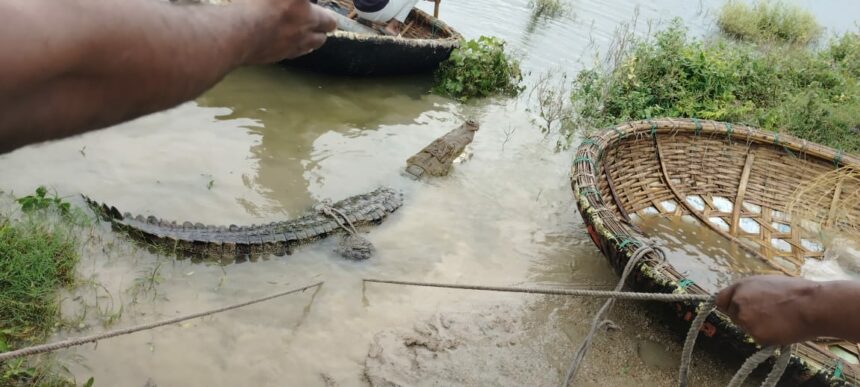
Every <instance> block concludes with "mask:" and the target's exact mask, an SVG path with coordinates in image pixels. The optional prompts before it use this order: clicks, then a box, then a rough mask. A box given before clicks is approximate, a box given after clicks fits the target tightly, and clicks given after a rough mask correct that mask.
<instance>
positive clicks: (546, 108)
mask: <svg viewBox="0 0 860 387" xmlns="http://www.w3.org/2000/svg"><path fill="white" fill-rule="evenodd" d="M559 72H560V71H559V70H550V71H547V72H546V73H543V74H541V75H540V76H538V79H537V81H536V82H535V86H534V88H533V89H532V91H531V93H530V95H531V96H532V97H534V99H535V104H536V107H535V108H534V109H528V110H529V111H530V112H531V111H533V113H535V114H536V115H537V118H533V119H532V123H533V124H534V125H536V126H537V127H538V128H540V131H541V133H543V135H544V137H545V138H546V137H549V136H550V135H551V134H553V133H556V134H558V136H559V139H558V141H557V144H556V147H557V148H559V149H560V148H563V147H564V145H565V139H566V138H567V136H568V133H569V132H572V131H573V130H574V127H573V125H572V122H573V117H574V111H573V106H572V105H571V102H570V94H569V93H570V82H569V80H568V78H567V73H564V72H561V75H560V76H555V74H558V73H559Z"/></svg>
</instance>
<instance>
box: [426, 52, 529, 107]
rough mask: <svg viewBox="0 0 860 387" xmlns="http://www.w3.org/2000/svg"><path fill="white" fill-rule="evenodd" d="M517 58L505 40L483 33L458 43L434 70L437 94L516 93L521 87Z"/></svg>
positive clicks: (463, 98)
mask: <svg viewBox="0 0 860 387" xmlns="http://www.w3.org/2000/svg"><path fill="white" fill-rule="evenodd" d="M522 78H523V76H522V72H521V71H520V65H519V61H517V60H516V59H513V58H511V57H510V56H509V55H508V54H507V53H506V52H505V43H504V41H502V40H500V39H497V38H491V37H486V36H482V37H480V38H479V39H478V40H469V41H464V42H462V43H461V45H460V47H459V48H457V49H455V50H454V51H453V52H452V53H451V56H450V57H449V58H448V60H446V61H445V62H443V63H442V64H441V65H440V66H439V69H438V70H437V71H436V86H435V87H434V89H433V90H434V91H435V92H436V93H439V94H442V95H446V96H449V97H453V98H456V99H458V100H460V101H467V100H469V99H471V98H482V97H488V96H491V95H496V94H503V95H510V96H515V95H517V94H519V93H520V92H521V91H522V90H523V88H522V86H520V83H521V82H522Z"/></svg>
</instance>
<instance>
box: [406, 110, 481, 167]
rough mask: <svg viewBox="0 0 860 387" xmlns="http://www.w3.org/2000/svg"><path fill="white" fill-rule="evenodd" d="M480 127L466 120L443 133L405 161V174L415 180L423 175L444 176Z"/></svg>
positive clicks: (474, 122) (472, 121)
mask: <svg viewBox="0 0 860 387" xmlns="http://www.w3.org/2000/svg"><path fill="white" fill-rule="evenodd" d="M480 127H481V125H480V124H479V123H478V122H477V121H474V120H468V121H466V122H465V123H464V124H463V125H460V127H458V128H455V129H453V130H451V131H450V132H448V133H445V135H444V136H442V137H439V138H437V139H436V140H435V141H433V142H431V143H430V145H427V146H426V147H424V149H422V150H421V151H420V152H418V153H416V154H415V155H414V156H412V157H410V158H409V159H408V160H406V173H408V174H409V175H410V176H411V177H413V178H415V179H419V178H421V177H422V176H424V175H430V176H445V175H447V174H448V173H449V172H450V171H451V168H452V167H453V163H454V160H455V159H456V158H457V157H459V156H460V154H461V153H463V150H465V149H466V146H467V145H469V144H471V143H472V140H473V139H474V138H475V132H477V131H478V129H479V128H480Z"/></svg>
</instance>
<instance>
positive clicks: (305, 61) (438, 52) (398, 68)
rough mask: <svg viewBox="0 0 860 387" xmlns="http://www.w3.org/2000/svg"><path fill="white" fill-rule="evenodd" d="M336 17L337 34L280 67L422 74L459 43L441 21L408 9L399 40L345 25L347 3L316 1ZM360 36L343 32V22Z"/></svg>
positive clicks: (370, 27) (377, 28) (370, 28)
mask: <svg viewBox="0 0 860 387" xmlns="http://www.w3.org/2000/svg"><path fill="white" fill-rule="evenodd" d="M318 4H319V5H320V6H323V7H325V8H328V9H330V10H332V11H334V12H336V13H337V14H339V15H340V18H339V19H340V21H339V28H338V30H337V31H335V32H333V33H331V34H329V36H328V39H327V40H326V43H325V44H324V45H323V46H322V47H320V48H319V49H318V50H316V51H314V52H312V53H310V54H308V55H305V56H302V57H299V58H297V59H294V60H288V61H284V62H283V64H285V65H288V66H298V67H303V68H307V69H310V70H314V71H319V72H323V73H329V74H337V75H362V76H383V75H402V74H416V73H426V72H431V71H433V70H435V69H436V68H437V67H439V64H440V63H442V61H444V60H446V59H448V56H450V55H451V51H453V50H454V48H456V47H458V46H459V45H460V40H461V39H462V38H463V37H462V36H461V35H460V34H459V33H458V32H457V31H454V29H453V28H451V27H449V26H448V25H447V24H445V23H444V22H442V21H441V20H439V19H437V18H435V17H433V16H431V15H428V14H427V13H426V12H424V11H421V10H419V9H417V8H416V9H413V10H412V13H410V14H409V17H408V18H407V19H406V22H405V23H404V24H405V27H404V28H403V31H402V32H401V34H400V35H399V36H388V35H385V34H383V33H381V32H380V30H381V29H382V26H381V25H368V26H365V25H358V24H357V22H351V21H349V20H348V19H346V16H347V15H349V13H350V11H352V10H353V8H354V6H353V2H352V0H319V1H318ZM344 19H346V22H347V24H350V25H351V26H355V27H359V28H358V29H360V30H361V31H363V32H354V31H346V30H344V26H343V23H342V22H343V21H344Z"/></svg>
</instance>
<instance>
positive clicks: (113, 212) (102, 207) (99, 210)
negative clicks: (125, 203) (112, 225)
mask: <svg viewBox="0 0 860 387" xmlns="http://www.w3.org/2000/svg"><path fill="white" fill-rule="evenodd" d="M81 196H82V197H83V198H84V201H85V202H86V203H87V205H88V206H89V207H90V208H91V209H92V210H93V212H95V213H96V215H98V216H99V217H100V218H102V219H104V220H106V221H113V220H123V219H125V217H126V216H124V215H123V214H121V213H120V212H119V210H118V209H117V208H116V207H113V206H110V207H109V206H108V205H107V204H104V203H99V202H97V201H95V200H93V199H90V198H89V196H87V195H81Z"/></svg>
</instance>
